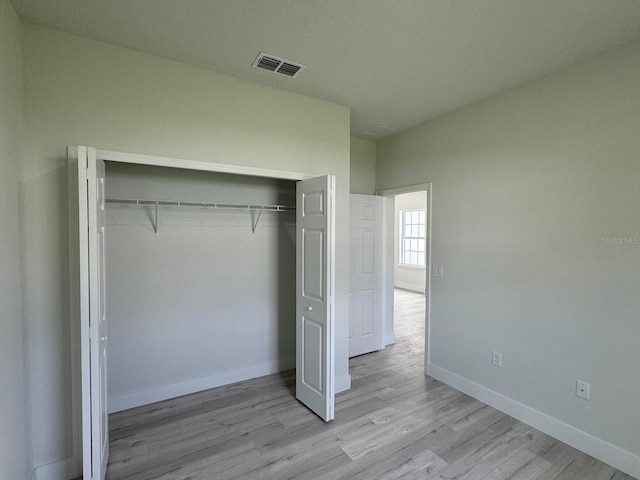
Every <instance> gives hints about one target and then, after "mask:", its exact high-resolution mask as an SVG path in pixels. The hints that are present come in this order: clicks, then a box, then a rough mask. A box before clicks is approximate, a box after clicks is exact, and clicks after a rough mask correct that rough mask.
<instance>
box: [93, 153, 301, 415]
mask: <svg viewBox="0 0 640 480" xmlns="http://www.w3.org/2000/svg"><path fill="white" fill-rule="evenodd" d="M106 171H107V177H106V197H107V199H113V198H116V199H143V200H167V201H198V202H223V203H234V204H244V205H247V204H252V205H273V204H279V205H295V182H292V181H286V180H277V179H269V178H259V177H250V176H241V175H230V174H221V173H211V172H201V171H190V170H181V169H173V168H164V167H150V166H143V165H131V164H121V163H115V162H113V163H112V162H107V169H106ZM256 215H257V212H253V213H252V212H250V211H249V210H241V209H237V210H231V209H213V208H198V207H167V206H160V207H159V208H158V218H157V233H158V234H157V236H156V235H155V233H154V223H155V222H156V219H155V207H153V206H139V205H115V204H108V206H107V231H106V244H105V245H106V287H107V305H106V308H107V315H108V342H109V344H108V345H109V346H108V389H109V411H110V412H114V411H119V410H123V409H126V408H131V407H134V406H138V405H143V404H147V403H152V402H155V401H158V400H161V399H164V398H171V397H174V396H179V395H183V394H186V393H190V392H193V391H199V390H203V389H206V388H212V387H214V386H218V385H223V384H226V383H231V382H234V381H238V380H242V379H246V378H252V377H256V376H261V375H266V374H269V373H274V372H277V371H280V370H285V369H288V368H294V367H295V254H296V246H295V211H289V212H271V211H263V212H262V214H261V215H260V218H259V222H258V223H257V227H256V228H255V232H252V222H254V225H255V220H256Z"/></svg>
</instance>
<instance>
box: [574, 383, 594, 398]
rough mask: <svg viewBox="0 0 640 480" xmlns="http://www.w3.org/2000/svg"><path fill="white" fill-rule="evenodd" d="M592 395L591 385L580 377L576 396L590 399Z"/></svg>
mask: <svg viewBox="0 0 640 480" xmlns="http://www.w3.org/2000/svg"><path fill="white" fill-rule="evenodd" d="M590 396H591V385H590V384H589V383H587V382H585V381H584V380H580V379H579V378H578V379H577V380H576V397H580V398H584V399H585V400H589V397H590Z"/></svg>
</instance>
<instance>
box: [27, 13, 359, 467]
mask: <svg viewBox="0 0 640 480" xmlns="http://www.w3.org/2000/svg"><path fill="white" fill-rule="evenodd" d="M25 33H26V35H25V50H26V52H25V114H26V131H27V142H26V151H25V163H24V190H25V205H24V212H25V215H24V222H25V239H24V240H25V249H26V254H27V263H26V281H27V285H28V290H27V296H26V305H27V306H28V307H27V313H28V322H29V327H28V328H29V339H30V343H31V345H30V352H31V356H30V363H31V369H30V376H31V388H32V394H33V398H34V401H33V406H32V411H33V431H34V432H37V435H34V463H35V464H36V465H40V464H43V463H46V462H52V461H59V460H61V459H64V458H65V457H67V456H69V455H70V454H71V443H70V442H71V407H70V405H71V377H70V371H71V366H70V365H71V356H70V351H71V346H70V333H69V328H70V327H69V321H68V315H69V305H68V296H69V291H68V287H67V285H68V281H69V279H68V268H67V262H68V253H67V248H68V247H67V245H68V234H67V180H66V175H67V172H66V146H67V145H76V144H85V145H91V146H96V147H98V148H100V149H105V150H116V151H124V152H133V153H144V154H152V155H161V156H170V157H178V158H187V159H195V160H203V161H211V162H219V163H228V164H236V165H246V166H254V167H263V168H270V169H276V170H287V171H295V172H302V173H308V174H318V175H321V174H326V173H331V174H335V175H336V176H337V189H338V193H337V206H338V208H337V212H338V213H337V222H336V223H337V225H336V230H337V251H336V256H337V266H338V270H337V275H336V281H337V319H336V323H337V341H336V343H337V345H336V350H337V353H336V375H337V376H338V377H344V376H346V375H347V374H348V348H347V347H348V344H347V336H348V333H347V332H348V325H347V321H348V298H347V295H348V270H347V268H348V267H347V265H348V262H347V261H346V259H347V256H348V251H349V250H348V231H349V229H348V221H349V220H348V212H349V208H348V202H349V197H348V195H349V143H350V142H349V110H348V108H346V107H342V106H338V105H335V104H331V103H328V102H323V101H319V100H314V99H311V98H308V97H304V96H300V95H296V94H292V93H289V92H286V91H282V90H276V89H271V88H266V87H263V86H260V85H257V84H254V83H250V82H246V81H242V80H238V79H236V78H233V77H229V76H225V75H220V74H216V73H213V72H209V71H205V70H201V69H197V68H193V67H189V66H186V65H183V64H179V63H175V62H171V61H167V60H164V59H161V58H157V57H153V56H150V55H146V54H142V53H137V52H134V51H131V50H127V49H123V48H119V47H114V46H109V45H106V44H102V43H99V42H95V41H91V40H87V39H83V38H80V37H76V36H72V35H68V34H64V33H60V32H57V31H53V30H49V29H45V28H40V27H36V26H33V25H25ZM248 294H249V295H250V292H248Z"/></svg>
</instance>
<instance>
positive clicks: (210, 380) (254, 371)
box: [38, 357, 296, 480]
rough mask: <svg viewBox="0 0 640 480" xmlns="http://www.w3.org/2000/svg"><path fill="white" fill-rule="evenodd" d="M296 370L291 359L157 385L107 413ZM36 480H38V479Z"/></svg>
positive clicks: (115, 399)
mask: <svg viewBox="0 0 640 480" xmlns="http://www.w3.org/2000/svg"><path fill="white" fill-rule="evenodd" d="M295 367H296V359H295V357H289V358H284V359H280V360H274V361H269V362H264V363H258V364H255V365H249V366H248V367H242V368H236V369H233V370H227V371H224V372H219V373H215V374H213V375H208V376H206V377H198V378H193V379H190V380H185V381H183V382H179V383H171V384H168V385H161V386H159V387H154V388H149V389H146V390H139V391H137V392H131V393H125V394H121V395H114V396H112V397H109V408H108V410H109V413H114V412H120V411H122V410H128V409H129V408H135V407H140V406H142V405H148V404H150V403H155V402H160V401H162V400H167V399H169V398H175V397H180V396H182V395H188V394H190V393H195V392H201V391H202V390H208V389H210V388H215V387H220V386H222V385H228V384H230V383H235V382H241V381H243V380H249V379H250V378H256V377H263V376H265V375H271V374H272V373H278V372H281V371H283V370H289V369H292V368H295ZM38 480H39V479H38Z"/></svg>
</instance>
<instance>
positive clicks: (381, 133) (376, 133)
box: [360, 125, 396, 138]
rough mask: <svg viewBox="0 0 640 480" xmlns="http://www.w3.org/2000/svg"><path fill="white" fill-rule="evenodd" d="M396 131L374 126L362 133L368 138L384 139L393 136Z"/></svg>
mask: <svg viewBox="0 0 640 480" xmlns="http://www.w3.org/2000/svg"><path fill="white" fill-rule="evenodd" d="M395 131H396V129H395V128H391V127H385V126H383V125H374V126H373V127H369V128H365V129H364V130H362V131H361V132H360V133H361V134H363V135H366V136H367V137H374V138H382V137H386V136H387V135H391V134H392V133H394V132H395Z"/></svg>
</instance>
